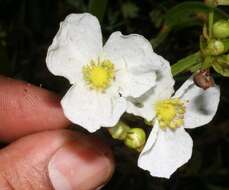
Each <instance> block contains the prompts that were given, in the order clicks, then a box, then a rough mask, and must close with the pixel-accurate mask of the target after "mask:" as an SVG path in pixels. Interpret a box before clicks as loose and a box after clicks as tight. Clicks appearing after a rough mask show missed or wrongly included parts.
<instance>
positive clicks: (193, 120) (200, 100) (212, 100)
mask: <svg viewBox="0 0 229 190" xmlns="http://www.w3.org/2000/svg"><path fill="white" fill-rule="evenodd" d="M191 80H192V79H189V80H188V81H187V82H185V83H184V85H183V86H182V87H181V89H179V90H178V91H179V92H178V93H177V94H179V95H180V97H181V99H182V100H184V101H188V102H187V103H186V112H185V116H184V127H185V128H196V127H200V126H202V125H205V124H207V123H209V122H210V121H211V120H212V119H213V117H214V115H215V113H216V111H217V108H218V104H219V99H220V90H219V87H218V86H214V87H210V88H208V89H207V90H203V89H202V88H199V87H198V86H196V85H195V84H194V82H193V83H191V82H190V81H191ZM187 84H189V85H187ZM177 94H176V95H177Z"/></svg>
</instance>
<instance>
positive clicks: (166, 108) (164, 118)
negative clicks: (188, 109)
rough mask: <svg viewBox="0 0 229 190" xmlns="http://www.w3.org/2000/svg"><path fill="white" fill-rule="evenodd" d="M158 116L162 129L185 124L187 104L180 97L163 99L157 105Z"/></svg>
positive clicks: (174, 127)
mask: <svg viewBox="0 0 229 190" xmlns="http://www.w3.org/2000/svg"><path fill="white" fill-rule="evenodd" d="M155 111H156V117H157V119H158V121H159V125H160V127H161V128H162V129H165V128H170V129H173V130H174V129H176V128H178V127H181V126H182V125H184V114H185V105H184V102H182V101H181V100H180V99H179V98H170V99H166V100H162V101H159V102H157V103H156V105H155Z"/></svg>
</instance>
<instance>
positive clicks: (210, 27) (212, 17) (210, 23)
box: [208, 8, 214, 39]
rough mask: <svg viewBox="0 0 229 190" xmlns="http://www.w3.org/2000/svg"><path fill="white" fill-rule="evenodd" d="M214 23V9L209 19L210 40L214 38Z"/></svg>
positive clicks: (211, 10)
mask: <svg viewBox="0 0 229 190" xmlns="http://www.w3.org/2000/svg"><path fill="white" fill-rule="evenodd" d="M213 22H214V9H213V8H211V9H210V12H209V17H208V32H209V38H210V39H211V38H212V27H213Z"/></svg>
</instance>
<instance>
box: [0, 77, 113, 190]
mask: <svg viewBox="0 0 229 190" xmlns="http://www.w3.org/2000/svg"><path fill="white" fill-rule="evenodd" d="M59 100H60V99H59V97H58V96H57V95H56V94H54V93H52V92H49V91H48V90H45V89H42V88H40V87H36V86H33V85H31V84H28V83H25V82H21V81H17V80H14V79H10V78H7V77H3V76H0V141H1V142H4V143H6V144H7V146H5V147H4V148H2V149H0V189H1V190H12V189H14V190H31V189H34V190H52V189H56V190H93V189H100V188H101V187H102V186H103V185H104V184H106V183H107V181H108V180H109V179H110V177H111V176H112V173H113V171H114V162H113V157H112V153H111V150H110V149H109V147H108V146H107V145H106V144H105V143H104V142H102V141H101V140H99V139H96V138H94V137H92V135H84V134H81V133H79V132H73V131H70V130H67V129H65V128H66V127H68V125H69V124H70V122H69V121H68V120H67V119H66V118H65V117H64V114H63V112H62V109H61V107H60V103H59V102H60V101H59ZM98 147H99V148H98Z"/></svg>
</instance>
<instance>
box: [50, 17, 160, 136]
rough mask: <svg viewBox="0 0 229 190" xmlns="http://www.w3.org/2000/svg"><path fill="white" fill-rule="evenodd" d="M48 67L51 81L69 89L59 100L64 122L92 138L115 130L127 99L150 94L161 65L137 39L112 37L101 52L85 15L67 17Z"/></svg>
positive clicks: (93, 22)
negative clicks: (66, 84)
mask: <svg viewBox="0 0 229 190" xmlns="http://www.w3.org/2000/svg"><path fill="white" fill-rule="evenodd" d="M46 62H47V66H48V69H49V70H50V71H51V72H52V73H53V74H54V75H59V76H64V77H66V78H67V79H68V80H69V81H70V83H71V84H72V87H71V88H70V90H69V91H68V92H67V93H66V95H65V96H64V98H63V99H62V100H61V105H62V107H63V110H64V113H65V115H66V117H67V118H68V119H69V120H71V121H72V122H73V123H76V124H79V125H81V126H82V127H84V128H85V129H87V130H88V131H90V132H94V131H96V130H97V129H99V128H100V127H101V126H103V127H111V126H114V125H115V124H116V123H117V122H118V121H119V119H120V117H121V115H122V114H123V113H124V112H125V111H126V104H127V100H126V97H134V98H136V97H139V96H141V95H142V94H144V93H145V92H146V91H147V90H149V89H150V88H152V87H153V86H154V85H155V78H156V70H157V69H158V68H160V67H161V65H163V63H162V62H161V59H160V57H159V56H158V55H157V54H155V53H154V52H153V50H152V47H151V45H150V43H149V42H148V41H147V40H146V39H145V38H144V37H143V36H140V35H137V34H132V35H128V36H124V35H122V34H121V33H120V32H114V33H113V34H112V35H111V36H110V38H109V39H108V41H107V42H106V44H105V45H104V47H103V43H102V33H101V29H100V25H99V22H98V20H97V18H96V17H94V16H92V15H90V14H88V13H84V14H71V15H69V16H68V17H66V19H65V20H64V21H63V22H62V23H61V24H60V29H59V31H58V33H57V34H56V36H55V38H54V40H53V42H52V44H51V46H50V47H49V49H48V54H47V58H46Z"/></svg>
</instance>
